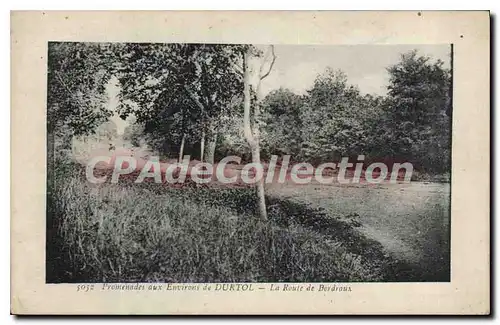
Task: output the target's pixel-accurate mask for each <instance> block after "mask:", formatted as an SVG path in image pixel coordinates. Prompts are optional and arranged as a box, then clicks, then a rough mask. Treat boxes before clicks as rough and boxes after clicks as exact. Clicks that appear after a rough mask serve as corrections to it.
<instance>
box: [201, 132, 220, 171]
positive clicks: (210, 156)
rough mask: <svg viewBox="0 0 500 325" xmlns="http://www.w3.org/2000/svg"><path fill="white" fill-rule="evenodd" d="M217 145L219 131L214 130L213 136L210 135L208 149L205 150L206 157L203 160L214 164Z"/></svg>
mask: <svg viewBox="0 0 500 325" xmlns="http://www.w3.org/2000/svg"><path fill="white" fill-rule="evenodd" d="M216 145H217V133H216V132H214V133H213V134H212V136H211V137H209V140H208V144H207V150H205V159H204V160H203V161H205V162H207V163H210V164H213V163H214V161H215V148H216Z"/></svg>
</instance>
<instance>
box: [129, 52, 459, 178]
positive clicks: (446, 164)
mask: <svg viewBox="0 0 500 325" xmlns="http://www.w3.org/2000/svg"><path fill="white" fill-rule="evenodd" d="M387 71H388V74H389V76H390V78H389V86H388V92H387V94H386V95H385V96H374V95H367V94H362V93H361V92H360V91H359V89H358V88H357V87H356V86H355V85H350V84H349V83H348V80H347V76H346V75H345V73H343V72H342V71H340V70H337V71H335V70H332V69H330V68H327V69H326V71H325V72H323V73H322V74H320V75H318V76H317V78H316V79H315V81H314V83H313V85H311V87H310V88H309V89H308V90H307V92H306V94H304V95H298V94H295V93H294V92H292V91H290V90H288V89H283V88H280V89H277V90H274V91H272V92H270V93H269V94H268V95H267V96H265V98H264V99H263V100H262V104H261V105H262V116H261V119H260V121H259V123H260V139H261V158H262V159H263V160H268V159H270V157H271V155H278V156H282V155H290V156H291V159H292V160H293V161H296V162H299V161H307V162H310V163H312V164H320V163H323V162H329V161H339V160H340V159H341V158H342V157H350V158H352V159H353V161H355V160H356V158H357V157H358V155H364V156H365V161H366V162H369V161H382V162H388V163H392V162H406V161H408V162H411V163H412V164H413V165H414V168H415V169H417V170H419V171H421V172H426V173H431V174H436V173H446V172H449V171H450V155H451V143H450V137H451V133H450V131H451V111H452V110H451V104H452V102H451V73H450V71H449V70H447V69H445V68H444V67H443V62H442V61H439V60H437V61H433V60H432V59H431V58H430V57H426V56H421V55H419V54H418V53H417V52H416V51H412V52H409V53H404V54H402V55H401V60H400V62H398V63H396V64H395V65H393V66H390V67H388V68H387ZM182 105H187V106H188V107H192V103H190V99H189V98H182V101H180V102H179V101H177V102H175V103H172V104H171V105H169V106H166V107H168V110H167V111H163V114H164V115H161V116H160V117H158V118H153V119H150V120H147V121H146V122H144V123H139V122H135V123H132V124H131V125H129V126H128V127H127V128H126V130H125V134H124V137H125V138H126V139H128V140H130V141H132V143H133V144H134V145H139V144H140V142H141V140H142V141H145V142H146V143H148V144H150V145H151V146H152V147H153V148H154V149H156V150H158V151H159V152H160V153H162V154H163V155H165V156H167V157H177V156H178V155H179V151H180V150H181V149H182V151H183V153H184V154H190V155H191V156H192V157H195V158H197V159H200V160H201V159H202V158H204V160H206V161H214V160H219V159H222V158H223V157H226V156H228V155H237V156H239V157H242V158H243V159H244V160H247V161H250V160H251V155H250V149H249V146H248V143H247V142H246V141H245V138H244V130H243V127H242V119H243V111H244V110H243V107H242V106H243V100H242V96H234V97H232V98H231V99H230V100H229V101H227V105H228V106H227V107H226V108H224V109H223V111H222V112H219V113H220V114H219V115H218V116H217V117H216V119H214V120H213V121H212V122H211V126H210V128H209V129H208V130H207V131H208V133H209V139H210V140H209V148H208V151H205V157H200V138H201V137H202V132H203V128H202V127H200V126H199V122H200V118H199V117H196V116H195V117H194V118H193V117H191V119H192V120H194V121H197V122H196V123H193V122H189V123H188V125H186V118H185V116H182V114H185V112H186V111H188V112H189V114H193V111H194V112H196V110H193V109H187V110H186V109H183V107H182ZM183 123H185V124H184V125H183ZM205 136H206V135H205ZM205 150H207V149H205ZM207 153H208V155H207Z"/></svg>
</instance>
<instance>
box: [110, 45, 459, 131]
mask: <svg viewBox="0 0 500 325" xmlns="http://www.w3.org/2000/svg"><path fill="white" fill-rule="evenodd" d="M259 47H260V46H259ZM414 49H416V50H417V51H418V53H419V54H421V55H426V56H429V57H431V59H432V60H437V59H440V60H442V61H443V62H444V67H446V68H449V67H450V45H449V44H442V45H441V44H438V45H276V46H275V54H276V56H277V58H276V62H275V64H274V67H273V70H272V71H271V73H270V74H269V76H268V77H267V78H266V79H264V80H263V82H262V86H261V87H262V90H263V92H264V94H268V93H269V92H270V91H272V90H274V89H278V88H280V87H282V88H288V89H290V90H292V91H293V92H295V93H297V94H305V92H306V91H307V89H309V88H311V87H312V85H313V82H314V79H315V78H316V76H317V75H318V74H319V73H322V72H324V71H325V70H326V68H327V67H330V68H333V69H334V70H337V69H340V70H342V71H343V72H345V73H346V75H347V79H348V82H349V83H350V84H352V85H357V86H358V87H359V89H360V91H361V92H362V93H365V94H376V95H384V94H385V93H386V92H387V85H388V80H389V75H388V73H387V70H386V69H387V68H388V67H389V66H391V65H394V64H396V63H398V62H399V60H400V57H401V54H403V53H406V52H409V51H411V50H414ZM116 81H117V80H116V79H112V80H111V81H110V83H109V84H108V87H107V91H108V96H109V97H110V101H109V103H108V108H109V109H111V110H114V108H115V107H116V105H117V104H118V101H117V99H116V97H115V96H116V94H117V93H118V88H117V87H116V86H115V83H116ZM112 120H113V121H114V122H115V123H116V124H117V128H118V133H119V134H122V133H123V130H124V129H125V127H126V125H127V122H125V121H123V120H121V119H120V118H119V117H118V116H117V115H115V116H114V117H113V118H112Z"/></svg>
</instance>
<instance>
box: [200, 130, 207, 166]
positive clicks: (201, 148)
mask: <svg viewBox="0 0 500 325" xmlns="http://www.w3.org/2000/svg"><path fill="white" fill-rule="evenodd" d="M205 136H206V134H205V130H203V131H202V132H201V139H200V160H201V161H204V159H203V158H205Z"/></svg>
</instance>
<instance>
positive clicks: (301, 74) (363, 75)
mask: <svg viewBox="0 0 500 325" xmlns="http://www.w3.org/2000/svg"><path fill="white" fill-rule="evenodd" d="M413 49H416V50H417V51H418V53H420V54H422V55H427V56H430V57H431V58H432V59H434V60H437V59H441V60H442V61H443V62H444V66H445V67H446V68H449V67H450V45H449V44H443V45H334V46H331V45H328V46H325V45H317V46H314V45H311V46H309V45H276V46H275V53H276V56H277V59H276V62H275V66H274V69H273V71H272V72H271V74H270V75H269V77H268V78H267V79H265V80H264V82H263V84H262V88H263V90H264V93H268V92H269V91H271V90H273V89H276V88H280V87H283V88H289V89H290V90H293V91H294V92H296V93H300V94H304V93H305V91H306V90H307V89H308V88H310V87H311V86H312V84H313V82H314V79H315V78H316V76H317V75H318V74H319V73H322V72H324V71H325V69H326V68H327V67H331V68H333V69H334V70H336V69H340V70H342V71H344V72H345V73H346V74H347V78H348V82H349V83H351V84H353V85H358V87H359V89H360V91H361V92H362V93H366V94H377V95H384V94H385V93H386V91H387V88H386V87H387V83H388V80H389V75H388V73H387V70H386V68H387V67H389V66H391V65H394V64H396V63H397V62H399V59H400V56H401V54H403V53H406V52H409V51H411V50H413Z"/></svg>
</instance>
